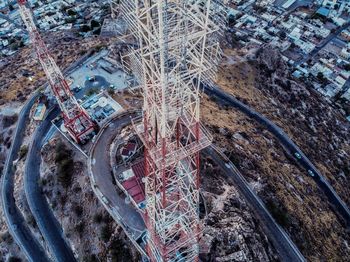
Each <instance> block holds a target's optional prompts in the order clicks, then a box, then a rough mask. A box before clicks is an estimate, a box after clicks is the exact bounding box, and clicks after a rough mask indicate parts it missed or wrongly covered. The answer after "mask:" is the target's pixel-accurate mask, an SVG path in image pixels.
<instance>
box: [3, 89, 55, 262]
mask: <svg viewBox="0 0 350 262" xmlns="http://www.w3.org/2000/svg"><path fill="white" fill-rule="evenodd" d="M38 96H39V92H35V94H34V95H33V96H32V97H31V98H30V99H29V100H28V101H27V103H26V104H25V105H24V107H23V108H22V110H21V112H20V114H19V118H18V122H17V127H16V131H15V133H14V136H13V141H12V145H11V148H10V152H9V154H8V158H7V160H6V163H5V169H4V173H3V176H2V181H1V182H2V183H1V202H2V209H3V212H4V215H5V220H6V223H7V226H8V228H9V231H10V233H11V235H12V236H13V238H14V239H15V241H16V243H17V244H18V245H19V247H20V249H21V250H22V251H23V253H24V254H25V255H26V257H27V258H28V260H29V261H32V262H41V261H42V262H46V261H50V260H49V258H48V257H47V255H46V253H45V251H44V250H43V248H42V246H41V244H40V243H39V242H38V241H37V239H36V237H35V236H34V235H33V234H32V232H31V231H30V229H29V227H28V225H27V224H28V223H27V222H26V221H25V220H24V217H23V215H22V213H21V211H20V210H19V209H18V208H17V206H16V203H15V199H14V197H13V191H14V179H13V176H14V170H15V167H14V165H13V161H14V160H16V159H17V157H18V151H19V149H20V147H21V145H22V142H23V137H24V131H25V129H26V125H27V122H28V116H29V113H30V109H31V108H32V106H33V104H34V103H35V100H36V99H37V98H38Z"/></svg>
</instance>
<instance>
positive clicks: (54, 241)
mask: <svg viewBox="0 0 350 262" xmlns="http://www.w3.org/2000/svg"><path fill="white" fill-rule="evenodd" d="M59 114H60V110H59V109H58V107H54V108H53V109H52V110H50V111H49V112H48V114H47V115H46V117H45V119H44V120H43V121H42V122H41V123H40V126H39V127H38V128H37V129H36V131H35V133H34V136H33V139H32V143H31V145H30V148H29V151H28V156H27V160H26V165H25V174H24V190H25V193H26V197H27V201H28V205H29V208H30V210H31V212H32V214H33V216H34V218H35V221H36V223H37V224H38V227H39V229H40V232H41V233H42V235H43V237H44V239H45V241H46V242H47V244H48V246H49V248H50V250H51V253H52V255H53V257H54V259H55V261H59V262H74V261H76V259H75V257H74V254H73V252H72V250H71V248H70V246H69V245H68V244H67V241H66V239H65V238H64V236H63V233H62V227H61V225H60V224H59V222H58V221H57V219H56V217H55V216H54V214H53V212H52V210H51V208H50V206H49V204H48V203H47V200H46V198H45V196H44V195H43V193H42V191H41V188H40V186H39V183H38V182H39V179H40V164H41V154H40V152H41V148H42V146H43V144H44V142H45V141H44V140H45V138H46V135H47V133H48V132H49V130H50V128H51V126H52V123H51V121H52V120H53V119H54V118H56V117H57V116H58V115H59Z"/></svg>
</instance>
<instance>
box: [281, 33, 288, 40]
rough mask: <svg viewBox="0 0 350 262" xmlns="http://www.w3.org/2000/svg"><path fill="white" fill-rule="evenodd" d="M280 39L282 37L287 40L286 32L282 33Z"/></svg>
mask: <svg viewBox="0 0 350 262" xmlns="http://www.w3.org/2000/svg"><path fill="white" fill-rule="evenodd" d="M280 37H281V38H282V39H285V38H286V37H287V34H286V32H284V31H282V32H281V33H280Z"/></svg>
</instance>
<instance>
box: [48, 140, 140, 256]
mask: <svg viewBox="0 0 350 262" xmlns="http://www.w3.org/2000/svg"><path fill="white" fill-rule="evenodd" d="M85 162H86V158H84V157H83V156H81V154H80V153H78V152H76V151H73V150H72V149H71V147H70V145H69V144H68V142H67V141H63V140H61V139H60V138H55V139H53V140H51V141H50V143H48V144H46V145H45V146H44V148H43V150H42V168H41V175H42V177H41V186H42V190H43V192H44V194H45V195H46V197H47V199H48V201H49V203H50V204H51V207H52V209H53V211H54V213H55V216H56V218H57V219H58V221H59V222H60V224H61V225H62V228H63V231H64V234H65V236H66V237H67V238H68V241H69V242H70V244H71V246H72V248H73V250H74V251H75V253H76V254H77V255H78V257H79V261H84V262H85V261H88V262H95V261H96V262H97V261H120V262H123V261H125V262H129V261H130V262H132V261H139V254H138V252H137V251H136V250H135V249H134V248H133V246H132V244H131V242H130V241H129V240H128V238H127V237H126V235H125V234H124V233H123V231H122V229H121V227H119V226H118V225H117V224H116V223H115V222H114V220H113V219H112V217H111V216H110V215H109V214H108V213H107V212H106V211H105V209H104V207H103V206H102V204H101V203H100V202H99V200H98V199H97V198H96V197H95V195H94V193H93V191H92V189H91V184H90V181H89V178H88V175H87V174H88V171H87V167H86V165H85ZM107 258H109V259H111V260H108V259H107Z"/></svg>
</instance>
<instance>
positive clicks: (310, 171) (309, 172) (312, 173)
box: [307, 170, 315, 177]
mask: <svg viewBox="0 0 350 262" xmlns="http://www.w3.org/2000/svg"><path fill="white" fill-rule="evenodd" d="M307 173H308V174H309V176H312V177H314V176H315V174H314V172H313V171H312V170H308V171H307Z"/></svg>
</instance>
